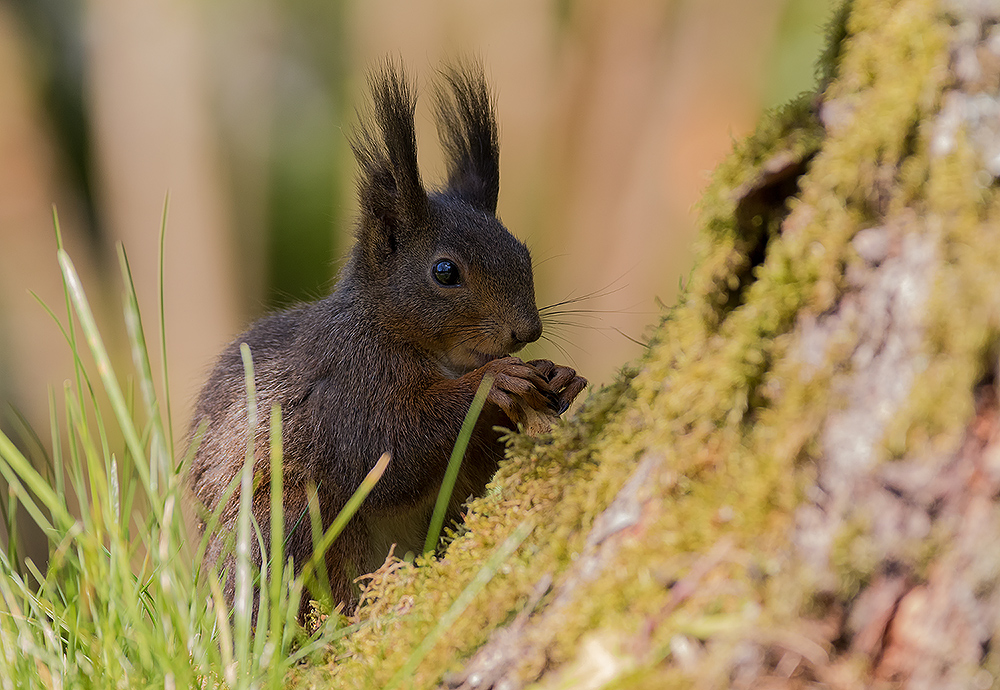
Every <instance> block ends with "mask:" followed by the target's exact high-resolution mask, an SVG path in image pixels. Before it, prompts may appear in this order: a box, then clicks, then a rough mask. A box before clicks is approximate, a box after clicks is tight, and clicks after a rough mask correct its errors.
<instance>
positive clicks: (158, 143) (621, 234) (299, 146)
mask: <svg viewBox="0 0 1000 690" xmlns="http://www.w3.org/2000/svg"><path fill="white" fill-rule="evenodd" d="M832 11H833V2H832V0H616V1H610V0H606V1H604V2H601V1H598V0H579V1H578V0H547V1H546V0H505V1H503V2H500V1H499V0H490V1H487V0H416V1H415V0H366V1H364V2H362V1H360V0H356V1H350V0H283V1H281V2H279V1H278V0H203V1H201V2H196V1H195V0H142V1H140V0H0V407H2V409H0V425H2V427H3V428H4V429H5V430H6V431H8V432H10V431H14V432H15V438H16V437H17V436H18V435H17V433H16V432H17V431H18V430H17V428H16V427H17V426H18V423H17V421H16V418H15V415H14V414H13V413H12V409H13V408H16V409H17V410H20V411H21V413H23V416H24V418H25V419H26V420H27V421H28V422H29V423H31V424H32V425H33V426H34V427H35V428H36V429H38V430H39V432H40V434H41V435H42V436H43V438H47V432H46V430H47V428H48V401H47V390H48V387H49V386H55V387H57V388H58V387H59V386H60V385H61V382H62V381H63V380H64V379H66V378H67V377H68V376H69V375H70V373H71V371H72V363H71V361H70V359H69V354H68V348H66V347H65V345H64V344H63V342H62V340H61V337H60V335H59V333H58V330H57V328H56V326H55V325H54V324H53V323H52V322H51V320H50V319H49V317H48V316H46V315H45V313H44V311H43V310H42V309H41V307H39V306H38V304H37V303H36V302H35V300H34V299H33V297H32V296H31V295H30V294H29V290H30V291H32V292H34V293H36V294H37V295H38V296H39V297H40V298H41V299H42V300H44V301H45V302H46V303H48V304H49V305H50V306H52V307H53V308H58V307H59V305H60V304H61V302H62V292H61V283H60V278H59V273H58V269H57V265H56V260H55V239H54V235H53V230H52V220H51V207H52V206H53V205H55V206H56V207H57V208H58V211H59V215H60V219H61V223H62V228H63V232H64V235H65V238H66V243H67V245H68V248H69V251H70V253H71V255H72V256H73V258H74V260H75V261H76V264H77V266H78V268H79V270H80V272H81V274H82V276H83V278H84V280H85V282H86V284H87V288H88V291H89V294H90V298H91V299H92V300H93V301H94V302H96V303H97V304H96V305H95V306H97V307H98V311H99V314H98V315H99V317H100V318H101V319H102V320H103V324H104V328H105V330H106V332H107V333H108V334H109V337H112V338H113V337H116V336H117V337H118V338H119V343H122V342H123V341H124V338H123V337H121V336H122V335H123V334H122V333H121V331H122V329H121V326H120V323H121V319H120V317H118V316H117V314H118V313H119V310H120V304H121V302H120V292H121V288H120V285H119V278H118V274H117V268H116V261H115V258H114V245H115V243H117V242H124V244H125V247H126V250H127V251H128V253H129V256H130V259H131V263H132V267H133V274H134V276H135V280H136V288H137V290H138V293H139V298H140V302H141V306H142V308H143V310H144V314H146V327H147V329H150V330H151V331H154V332H153V333H150V334H149V336H148V341H149V342H150V343H151V344H152V343H157V342H158V337H157V336H156V334H155V323H156V319H155V315H156V314H157V311H158V300H159V297H158V292H157V291H158V284H157V275H158V265H159V259H158V254H159V226H160V219H161V213H162V210H163V205H164V199H165V196H166V195H167V193H168V192H169V218H168V225H167V236H166V250H165V271H166V273H165V294H164V304H165V311H166V323H167V347H168V357H169V360H170V365H171V369H170V375H171V380H170V385H171V391H172V397H173V400H174V426H175V430H177V431H179V432H181V433H183V430H184V428H185V426H186V421H187V416H188V414H189V410H190V406H191V404H192V402H193V400H194V397H195V395H196V394H197V390H198V388H199V386H200V385H201V382H202V380H203V378H204V376H205V375H206V374H207V372H208V370H209V369H210V367H211V364H212V361H213V359H214V357H215V355H216V354H217V353H218V352H219V350H220V349H221V348H222V347H223V345H224V344H225V343H226V342H228V341H229V340H230V339H232V338H233V337H234V336H235V335H236V334H237V333H238V332H239V331H240V329H241V328H242V327H244V326H245V325H246V324H247V323H248V322H250V321H251V320H253V319H254V318H255V317H257V316H259V315H261V314H262V313H264V312H265V311H267V310H269V309H273V308H276V307H280V306H282V305H285V304H288V303H291V302H295V301H297V300H304V299H314V298H317V297H320V296H322V295H323V294H325V293H326V292H327V291H328V290H329V288H330V286H331V285H332V284H333V281H334V279H335V276H336V273H337V270H338V268H339V266H340V265H341V263H342V257H343V256H344V254H345V252H346V250H347V248H348V247H349V246H350V242H351V232H352V223H353V220H352V219H353V216H354V212H355V206H354V204H355V201H354V186H353V185H354V181H353V180H354V178H353V175H354V164H353V159H352V157H351V153H350V149H349V146H348V140H347V134H348V133H349V132H350V130H351V128H352V127H353V126H354V123H355V122H356V121H357V112H358V111H361V112H363V111H364V109H365V107H366V93H365V81H364V74H365V70H366V69H367V68H368V67H370V66H371V65H372V64H374V63H375V62H376V61H378V60H379V59H381V58H382V57H384V56H386V55H394V56H398V57H400V58H401V59H402V60H403V62H404V63H405V64H406V65H407V67H408V69H409V71H410V73H411V75H412V76H414V77H415V78H416V79H417V80H418V82H419V83H420V84H421V87H422V88H421V90H422V92H423V93H427V91H428V89H427V84H428V82H429V81H431V80H432V79H433V77H434V71H435V69H436V67H437V66H439V65H440V64H441V62H442V61H443V60H447V59H448V58H453V57H456V56H465V55H470V54H472V55H478V56H480V57H481V58H482V59H483V60H484V62H485V64H486V66H487V73H488V75H489V77H490V79H491V81H492V83H493V85H494V88H495V90H496V93H497V96H498V113H499V120H500V126H501V193H500V214H501V216H502V218H503V220H504V221H505V223H506V224H507V226H508V227H509V228H510V229H511V231H512V232H514V234H516V235H518V236H519V237H520V238H521V239H523V240H525V241H526V242H527V243H528V245H529V247H530V248H531V249H532V253H533V256H534V258H535V262H536V265H537V268H536V283H537V285H536V291H537V295H538V300H539V304H540V305H543V304H549V303H552V302H557V301H560V300H563V299H566V298H569V297H580V296H584V295H593V297H592V298H591V299H588V300H585V301H583V302H581V303H580V304H579V305H577V306H578V307H579V308H580V309H583V310H589V311H588V312H587V313H581V314H578V315H576V316H575V318H574V319H573V320H574V321H576V322H577V324H578V325H575V326H574V325H570V326H553V327H552V328H551V329H550V334H551V335H552V338H553V340H554V341H555V344H542V345H539V346H537V347H536V348H535V349H534V350H533V351H532V352H529V353H528V355H529V356H547V357H551V358H553V359H558V360H562V361H568V362H569V363H571V364H572V365H574V366H576V368H577V369H579V371H580V372H581V373H583V374H584V375H585V376H587V377H588V378H590V379H591V381H593V382H595V383H602V382H606V381H608V380H609V379H610V378H611V377H612V375H613V374H614V372H615V370H616V369H617V368H618V367H619V366H621V364H622V363H624V362H625V361H627V360H628V359H630V358H631V357H633V356H635V355H636V354H637V353H638V351H639V348H640V347H641V345H639V344H638V343H636V342H634V341H641V340H642V338H643V335H644V328H645V326H646V324H648V323H650V322H652V321H653V320H654V314H655V311H656V306H655V298H659V299H661V300H662V301H663V302H666V303H668V304H669V303H670V302H671V301H673V299H674V298H675V294H676V290H677V286H678V284H679V282H680V281H681V280H682V279H683V278H684V277H685V276H686V274H687V272H688V270H689V268H690V263H691V260H692V252H691V243H692V240H693V235H694V223H695V212H694V210H693V206H694V204H695V203H696V202H697V199H698V196H699V193H700V191H701V189H702V188H703V187H704V185H705V184H706V181H707V178H708V173H709V171H711V169H712V168H713V167H714V165H715V164H716V163H717V162H718V161H719V160H720V159H721V158H722V157H723V156H724V155H725V154H726V153H727V152H728V151H729V149H730V148H731V145H732V140H733V138H734V137H741V136H743V135H744V134H745V133H747V132H748V131H749V130H750V129H751V128H752V127H753V124H754V122H755V121H756V119H757V117H758V115H759V113H760V111H761V110H762V109H763V108H766V107H770V106H774V105H777V104H780V103H782V102H784V101H786V100H788V99H789V98H791V97H794V96H795V95H797V94H798V93H799V92H801V91H805V90H808V89H810V88H811V87H812V86H813V64H814V62H815V59H816V57H817V54H818V50H819V46H820V43H821V40H822V33H823V30H822V27H823V25H824V24H825V22H826V20H827V19H828V17H829V16H830V15H831V14H832ZM428 100H429V99H424V100H423V101H421V105H420V107H419V108H418V114H417V118H418V140H419V147H420V162H421V166H422V169H423V173H424V179H425V181H427V182H431V183H433V182H434V181H435V180H440V179H441V177H442V172H443V166H442V164H441V158H440V151H439V148H438V144H437V141H436V134H435V131H434V126H433V122H432V121H431V118H430V115H429V108H428V107H427V106H428V103H427V101H428ZM119 350H120V351H119V352H118V355H119V356H121V357H125V356H127V353H126V352H124V348H123V346H122V345H119ZM154 350H155V346H154ZM153 354H154V355H155V354H156V352H155V351H154V352H153Z"/></svg>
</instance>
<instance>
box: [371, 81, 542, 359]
mask: <svg viewBox="0 0 1000 690" xmlns="http://www.w3.org/2000/svg"><path fill="white" fill-rule="evenodd" d="M442 77H443V80H442V82H443V83H442V84H441V85H440V87H439V88H438V90H437V124H438V132H439V134H440V137H441V142H442V145H443V146H444V149H445V153H446V154H447V165H448V182H447V185H446V186H445V188H444V189H442V190H440V191H435V192H431V193H428V191H427V190H426V189H425V188H424V186H423V183H422V182H421V181H420V172H419V170H418V169H417V149H416V136H415V132H414V125H413V114H414V109H415V105H416V99H415V97H414V95H413V91H412V89H411V87H410V85H409V83H408V82H407V80H406V77H405V75H404V74H403V73H402V70H401V69H399V68H397V67H396V66H394V65H392V64H387V65H385V66H384V67H383V68H382V69H381V70H380V71H378V72H376V73H374V74H373V75H372V76H371V77H370V84H371V89H372V95H373V98H374V112H373V121H374V122H373V123H372V124H369V125H363V126H362V127H360V128H359V130H358V131H357V132H356V134H355V136H354V139H353V141H352V146H353V148H354V154H355V156H356V157H357V160H358V164H359V167H360V174H359V180H358V193H359V200H360V218H359V222H358V231H357V244H356V245H355V249H354V256H353V258H352V264H353V265H352V267H351V274H352V280H354V281H355V282H356V283H357V284H358V285H359V286H360V288H361V289H360V295H359V296H360V298H361V299H363V300H365V301H366V302H367V305H366V306H367V308H368V309H369V310H371V311H372V312H373V313H374V314H376V315H377V318H378V319H379V321H380V326H382V327H386V328H388V329H389V330H390V331H391V332H392V333H393V334H394V335H395V336H397V337H401V338H403V339H405V340H407V341H408V342H410V343H412V344H414V345H415V346H417V347H420V348H422V349H425V350H427V351H428V352H430V353H431V354H432V356H434V357H435V358H436V359H437V360H438V362H439V363H440V366H441V367H442V369H443V370H444V371H446V372H447V373H449V374H450V375H453V376H458V375H461V374H462V373H465V372H467V371H471V370H472V369H475V368H477V367H480V366H482V365H483V364H485V363H486V362H488V361H489V360H491V359H495V358H497V357H502V356H504V355H507V354H510V353H512V352H516V351H517V350H520V349H521V348H522V347H523V346H524V345H526V344H527V343H530V342H534V341H535V340H537V339H538V338H539V337H540V336H541V334H542V323H541V320H540V318H539V316H538V309H537V308H536V307H535V289H534V279H533V277H532V270H531V256H530V255H529V254H528V249H527V247H525V246H524V244H522V243H521V242H520V241H518V240H517V239H516V238H515V237H514V236H513V235H511V234H510V232H508V230H507V229H506V228H505V227H504V226H503V225H502V224H501V223H500V221H499V220H497V217H496V208H497V194H498V192H499V189H500V149H499V144H498V136H497V124H496V118H495V116H494V112H493V103H492V99H491V96H490V91H489V87H488V86H487V84H486V80H485V77H484V76H483V71H482V67H481V66H479V65H473V66H469V65H466V66H461V67H451V68H448V69H446V70H445V71H444V72H443V73H442Z"/></svg>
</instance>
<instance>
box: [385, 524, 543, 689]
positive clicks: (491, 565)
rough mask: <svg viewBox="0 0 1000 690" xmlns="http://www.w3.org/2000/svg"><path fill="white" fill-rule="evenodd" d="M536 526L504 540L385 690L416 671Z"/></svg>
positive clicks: (523, 527) (523, 526)
mask: <svg viewBox="0 0 1000 690" xmlns="http://www.w3.org/2000/svg"><path fill="white" fill-rule="evenodd" d="M534 528H535V526H534V525H533V524H532V523H531V522H530V521H527V520H526V521H524V522H522V523H521V524H520V525H518V526H517V529H515V530H514V532H513V534H511V535H510V536H509V537H507V539H506V540H504V542H503V544H501V545H500V548H498V549H497V550H496V551H495V552H494V553H493V555H491V556H490V558H489V560H488V561H486V564H485V565H483V567H482V568H481V569H480V570H479V572H478V573H476V576H475V577H473V578H472V582H470V583H469V584H468V585H466V587H465V589H463V590H462V593H461V594H459V595H458V597H457V598H456V599H455V601H454V602H452V605H451V606H450V607H449V608H448V610H447V611H446V612H445V614H444V615H443V616H442V617H441V619H440V620H439V621H438V623H437V625H435V626H434V629H433V630H431V631H430V633H428V634H427V636H426V637H425V638H424V639H423V640H422V641H421V642H420V644H419V645H417V648H416V649H414V650H413V653H412V654H410V658H409V659H407V660H406V663H405V664H403V666H402V667H401V668H400V669H399V670H398V671H396V673H395V674H394V675H393V677H392V678H391V679H389V683H388V684H387V685H386V686H385V690H391V689H392V688H396V687H398V686H399V684H400V683H401V682H403V680H405V679H407V678H411V677H412V676H413V673H414V671H416V670H417V666H419V665H420V662H421V661H423V660H424V657H426V656H427V654H428V653H429V652H430V651H431V649H433V648H434V645H435V644H437V642H438V640H440V639H441V637H442V636H443V635H444V634H445V633H446V632H448V630H449V629H450V628H451V626H452V625H454V624H455V621H457V620H458V619H459V617H460V616H461V615H462V614H463V613H464V612H465V609H467V608H468V607H469V604H471V603H472V600H473V599H475V598H476V595H477V594H479V593H480V592H481V591H482V590H483V588H484V587H485V586H486V585H487V584H489V582H490V580H492V579H493V576H494V575H496V573H497V571H498V570H499V569H500V568H501V566H503V564H504V563H505V562H506V560H507V559H508V558H510V557H511V555H512V554H513V553H514V552H515V551H516V550H517V548H518V547H519V546H520V545H521V543H522V542H523V541H524V540H525V539H527V538H528V535H529V534H531V532H532V530H533V529H534Z"/></svg>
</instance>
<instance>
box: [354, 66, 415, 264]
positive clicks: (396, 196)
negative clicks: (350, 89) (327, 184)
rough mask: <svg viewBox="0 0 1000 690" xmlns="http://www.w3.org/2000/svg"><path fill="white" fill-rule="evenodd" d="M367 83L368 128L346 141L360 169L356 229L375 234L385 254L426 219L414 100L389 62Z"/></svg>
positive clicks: (364, 124)
mask: <svg viewBox="0 0 1000 690" xmlns="http://www.w3.org/2000/svg"><path fill="white" fill-rule="evenodd" d="M368 83H369V86H370V88H371V91H372V100H373V102H374V112H373V114H372V120H374V122H371V121H369V122H362V124H361V125H360V126H359V127H358V129H357V130H355V132H354V136H353V137H352V138H351V148H352V149H353V150H354V157H355V158H356V159H357V161H358V166H359V168H360V170H359V177H358V196H359V197H360V207H361V208H360V212H361V227H362V229H364V228H366V227H367V228H373V227H377V228H381V229H382V230H383V231H384V232H385V233H387V235H388V236H387V237H386V239H387V241H388V243H389V245H390V247H389V249H390V250H391V249H394V245H395V241H396V239H397V236H398V235H399V234H406V233H407V232H408V231H410V230H413V229H415V228H418V227H420V226H422V225H423V224H424V221H425V220H426V217H427V192H426V191H425V190H424V186H423V184H422V183H421V181H420V171H419V170H418V169H417V137H416V133H415V131H414V126H413V113H414V110H415V109H416V97H415V95H414V93H413V89H412V87H411V86H410V83H409V82H408V80H407V78H406V75H405V74H404V73H403V69H402V67H400V66H397V65H395V64H393V63H392V62H386V63H385V65H383V66H382V68H381V69H379V70H376V71H374V72H372V73H371V74H369V76H368Z"/></svg>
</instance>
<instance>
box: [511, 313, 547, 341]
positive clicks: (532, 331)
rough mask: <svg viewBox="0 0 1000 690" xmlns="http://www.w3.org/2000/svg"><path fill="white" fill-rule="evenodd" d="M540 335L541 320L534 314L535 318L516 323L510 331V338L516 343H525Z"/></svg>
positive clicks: (534, 339) (536, 338)
mask: <svg viewBox="0 0 1000 690" xmlns="http://www.w3.org/2000/svg"><path fill="white" fill-rule="evenodd" d="M541 337H542V320H541V319H540V318H538V316H537V315H535V318H533V319H530V320H528V321H526V322H525V323H522V324H518V325H517V326H516V327H515V328H512V329H511V331H510V338H511V340H513V341H514V342H516V343H519V344H521V345H527V344H528V343H533V342H535V341H536V340H538V339H539V338H541Z"/></svg>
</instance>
